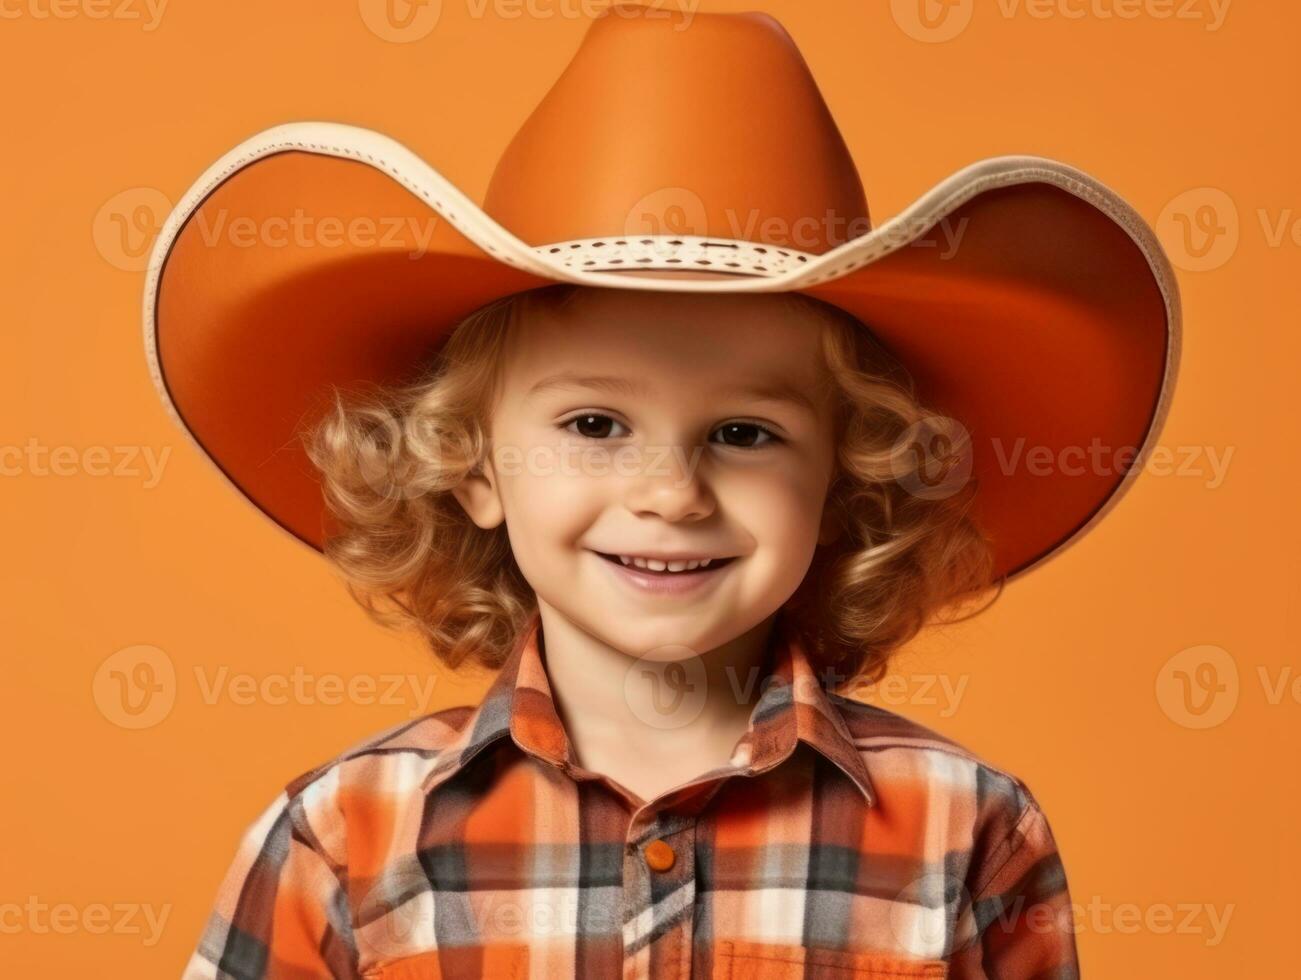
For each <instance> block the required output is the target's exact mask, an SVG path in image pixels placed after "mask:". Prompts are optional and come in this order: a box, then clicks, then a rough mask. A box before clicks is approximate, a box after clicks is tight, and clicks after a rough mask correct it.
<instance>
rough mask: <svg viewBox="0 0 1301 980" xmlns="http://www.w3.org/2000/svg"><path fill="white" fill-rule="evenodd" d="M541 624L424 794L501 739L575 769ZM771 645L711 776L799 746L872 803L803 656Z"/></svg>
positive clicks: (528, 632)
mask: <svg viewBox="0 0 1301 980" xmlns="http://www.w3.org/2000/svg"><path fill="white" fill-rule="evenodd" d="M540 626H541V621H540V618H539V616H538V614H537V612H534V614H533V616H532V618H531V619H530V621H529V622H528V624H527V625H526V627H525V628H524V629H523V630H522V631H521V632H520V634H519V636H518V638H517V639H516V641H515V644H514V646H513V648H512V649H511V652H510V654H509V655H508V656H507V658H506V660H505V662H504V663H503V665H502V667H501V669H500V670H499V671H498V673H497V676H496V677H495V679H494V680H493V682H492V684H491V685H490V686H489V688H488V692H487V694H485V695H484V698H483V700H482V701H481V702H480V704H479V706H478V707H477V708H475V709H474V710H473V711H472V712H471V713H470V715H469V716H467V718H466V720H465V722H464V723H463V724H462V726H461V728H460V729H459V730H458V731H457V733H456V734H455V736H454V737H453V739H452V741H451V742H450V744H448V745H447V746H446V748H445V749H444V750H443V751H442V752H440V754H439V758H438V761H437V763H436V764H435V765H434V768H433V770H432V771H431V772H430V773H429V775H428V776H427V777H426V778H425V781H424V789H425V791H426V792H431V791H432V790H433V789H434V788H435V787H437V786H439V785H441V784H442V783H444V782H446V781H447V780H448V779H450V778H451V777H452V776H453V775H455V773H457V772H458V771H460V770H461V769H463V768H465V766H466V765H467V764H469V762H470V761H471V760H472V759H474V758H475V757H476V756H478V755H479V754H480V753H481V752H483V751H484V750H485V749H487V748H488V747H489V746H492V745H494V744H496V743H497V742H498V741H499V740H500V739H503V738H505V737H507V736H509V737H510V738H511V740H512V741H513V742H514V743H515V744H516V745H517V746H518V747H519V748H520V749H521V750H522V751H524V752H527V753H528V754H530V755H532V756H534V757H535V758H537V759H539V760H541V761H543V762H546V763H549V764H551V765H553V766H556V767H558V768H561V769H568V768H570V767H571V766H575V765H577V759H576V757H575V753H574V750H573V746H572V743H571V742H570V741H569V736H568V735H567V734H566V732H565V728H564V725H563V723H562V722H561V720H560V716H559V715H558V713H557V712H556V706H555V701H554V699H553V697H552V693H551V684H550V683H549V681H548V679H547V673H546V669H545V666H544V664H543V658H542V655H541V653H540V652H539V650H538V636H539V631H540ZM774 643H775V647H774V649H773V658H772V660H771V664H772V668H771V671H770V674H769V679H768V680H767V681H766V684H765V688H764V690H763V692H762V694H761V695H760V697H759V699H758V700H757V701H756V702H755V704H754V707H753V708H752V710H751V712H750V720H749V724H748V727H747V729H746V733H745V735H743V736H742V738H741V740H740V741H739V742H738V743H737V747H736V750H735V752H734V753H733V755H732V758H731V760H730V762H729V763H728V764H726V765H724V766H723V767H720V768H719V769H717V770H714V771H715V772H717V773H718V774H719V775H720V776H721V775H725V774H729V773H730V774H745V775H754V774H756V773H760V772H764V771H765V770H768V769H771V768H773V767H775V766H777V765H778V764H780V763H781V762H783V761H785V759H786V758H787V757H788V756H790V755H791V753H792V752H794V750H795V746H796V745H797V744H798V743H799V742H803V743H804V744H806V745H808V746H810V747H812V748H813V749H815V750H816V751H817V752H819V753H820V754H821V755H823V756H824V757H825V758H827V759H829V760H830V761H831V762H833V763H834V764H835V765H836V766H837V767H839V769H840V770H841V771H842V772H843V773H844V774H845V775H846V776H848V777H849V779H850V780H851V781H852V782H853V783H854V785H855V786H857V787H858V789H859V790H860V792H861V793H862V794H863V797H864V799H865V800H866V801H867V803H868V805H872V804H874V803H875V802H876V795H875V791H874V790H873V788H872V782H871V780H870V779H869V778H868V774H867V766H866V764H865V763H864V762H863V757H862V754H861V753H860V752H859V750H858V748H857V746H856V745H855V744H854V739H853V736H852V735H851V734H850V732H849V729H848V726H847V725H846V724H845V719H844V717H843V716H842V715H841V713H840V710H839V709H838V708H837V707H836V706H835V704H834V703H833V702H832V700H831V697H830V696H829V695H828V694H827V692H826V690H825V689H824V688H823V687H822V685H821V683H819V681H818V677H817V674H816V673H815V671H814V668H813V665H812V664H811V663H810V661H809V659H808V655H807V653H806V652H805V651H804V649H803V648H802V647H801V645H800V644H799V643H798V642H797V641H795V640H794V639H791V638H788V637H786V636H785V635H784V634H783V633H782V632H779V633H778V634H777V636H776V637H775V638H774Z"/></svg>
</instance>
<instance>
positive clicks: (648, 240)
mask: <svg viewBox="0 0 1301 980" xmlns="http://www.w3.org/2000/svg"><path fill="white" fill-rule="evenodd" d="M638 244H639V245H654V244H655V239H653V238H643V239H642V240H641V241H640V242H638Z"/></svg>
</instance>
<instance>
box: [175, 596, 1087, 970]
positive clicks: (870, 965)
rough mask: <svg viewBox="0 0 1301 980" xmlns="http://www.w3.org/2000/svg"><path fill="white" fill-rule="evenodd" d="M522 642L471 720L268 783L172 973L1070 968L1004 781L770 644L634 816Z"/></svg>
mask: <svg viewBox="0 0 1301 980" xmlns="http://www.w3.org/2000/svg"><path fill="white" fill-rule="evenodd" d="M538 638H539V621H538V619H537V617H536V615H535V616H534V619H533V621H532V624H531V626H530V628H529V629H528V630H527V631H526V632H524V633H523V634H522V635H521V637H520V640H519V641H518V642H517V643H516V645H515V647H514V650H513V651H512V653H511V656H510V658H509V660H508V661H507V662H506V664H505V666H504V668H503V669H502V670H501V671H500V673H499V674H498V675H497V677H496V679H495V680H494V682H493V684H492V686H491V688H490V689H489V691H488V693H487V695H486V696H485V698H484V700H483V702H482V703H481V704H480V705H479V706H478V707H476V708H470V707H456V708H448V709H445V710H442V711H438V712H435V713H433V714H430V715H427V716H425V717H423V718H420V719H418V720H416V721H414V722H408V723H406V724H403V725H402V726H400V727H397V728H394V729H390V730H389V731H387V732H384V733H383V734H381V735H379V736H377V737H376V738H373V739H371V740H370V741H368V742H366V743H364V744H362V745H360V746H358V747H356V748H354V749H352V750H350V751H348V752H345V753H344V754H343V755H341V756H340V757H338V758H337V759H335V760H333V761H331V762H329V763H327V764H326V765H323V766H321V767H319V768H317V769H314V770H312V771H311V772H308V773H306V774H304V775H303V776H301V777H299V778H298V779H296V780H294V781H293V782H292V783H290V784H289V785H288V786H287V787H286V789H285V790H284V792H283V793H281V795H280V797H279V798H278V799H277V800H276V801H275V802H274V803H273V804H272V805H271V806H270V808H269V809H267V810H266V811H265V813H263V815H262V817H261V818H260V819H258V820H257V821H256V822H255V823H254V824H253V826H252V827H251V828H250V829H249V830H248V832H247V833H246V835H245V836H244V838H243V842H242V844H241V846H240V848H239V851H238V854H237V856H236V858H235V861H234V863H233V865H232V866H231V868H230V870H229V871H228V872H227V875H226V877H225V880H224V881H223V883H222V885H221V888H220V891H219V894H218V896H217V902H216V908H215V910H214V911H213V914H212V917H211V919H210V922H209V924H208V927H207V929H206V931H205V933H204V935H203V937H202V940H201V942H200V944H199V947H198V950H197V951H196V952H195V954H194V956H193V957H192V959H191V960H190V963H189V965H188V967H187V969H186V971H185V974H184V976H185V978H187V980H200V978H238V980H251V978H262V977H270V978H284V980H287V978H293V980H300V978H316V977H352V978H358V977H362V978H371V980H421V978H462V977H481V976H482V977H494V978H495V977H506V978H517V980H526V978H527V980H540V978H566V977H575V978H578V977H582V978H587V977H595V978H605V977H610V978H616V977H623V978H668V980H676V978H683V980H685V978H689V977H695V978H706V977H724V978H729V980H747V978H753V980H761V978H762V980H783V978H815V977H816V978H835V980H850V978H883V977H889V978H892V980H899V978H907V977H946V976H947V977H950V978H959V977H962V978H965V977H992V978H1003V980H1008V978H1030V977H1036V978H1060V980H1064V978H1070V977H1076V976H1078V973H1079V970H1078V966H1077V961H1076V949H1075V935H1074V931H1073V921H1072V916H1071V907H1070V898H1069V895H1068V893H1067V886H1066V878H1065V873H1064V871H1063V868H1062V863H1061V860H1060V858H1059V855H1058V852H1057V848H1056V845H1055V842H1054V840H1053V836H1052V832H1051V831H1050V830H1049V827H1048V823H1047V821H1046V820H1045V818H1044V814H1043V812H1042V811H1041V809H1040V808H1039V806H1038V804H1037V803H1036V801H1035V799H1034V797H1033V796H1031V794H1030V791H1029V790H1028V789H1027V788H1026V786H1025V784H1024V783H1022V782H1021V781H1020V780H1019V779H1017V778H1016V777H1015V776H1012V775H1010V774H1008V773H1006V772H1003V771H1001V770H999V769H996V768H994V767H992V766H991V765H989V764H988V763H986V762H983V761H981V760H980V759H979V758H977V757H975V756H974V755H973V754H972V753H970V752H969V751H967V750H965V749H964V748H962V747H961V746H959V745H957V744H956V743H954V742H952V741H950V740H948V739H946V738H944V737H942V736H940V735H937V734H936V733H935V732H933V731H931V730H929V729H927V728H925V727H923V726H921V725H918V724H916V723H914V722H911V721H908V720H906V719H904V718H902V717H900V716H899V715H896V714H894V713H892V712H889V711H885V710H882V709H880V708H876V707H873V706H871V705H867V704H864V703H861V702H858V701H854V700H851V699H848V698H843V697H840V696H839V695H836V694H834V693H831V692H828V691H827V690H826V689H825V688H824V687H823V686H822V685H821V684H819V683H818V680H817V677H816V674H815V672H814V670H813V668H812V666H811V663H810V661H809V660H808V659H807V656H806V654H805V653H804V651H803V650H801V649H800V647H799V646H798V645H797V644H794V643H789V642H778V643H776V644H774V646H773V648H772V651H773V659H772V660H771V661H770V666H771V670H772V674H771V678H770V680H769V681H768V682H767V683H766V685H765V689H764V691H763V693H762V695H761V697H760V698H759V699H758V700H757V701H756V703H755V705H754V707H753V710H752V713H751V716H750V723H749V729H748V731H747V733H746V734H745V735H744V736H743V737H742V738H741V740H740V741H739V742H738V743H737V745H736V748H735V750H734V752H733V754H732V757H731V759H730V761H729V762H728V763H727V764H726V765H724V766H722V767H720V768H717V769H714V770H711V771H709V772H707V773H705V774H703V775H702V776H700V777H699V778H698V779H695V780H692V781H691V782H688V783H685V784H683V785H681V786H679V787H677V788H676V789H674V790H672V791H670V792H667V793H665V794H663V795H661V796H660V797H658V798H657V799H655V800H654V801H651V802H650V803H648V804H645V805H642V801H639V800H636V799H635V798H633V797H631V796H630V795H629V794H628V792H627V791H626V790H624V789H623V788H622V787H621V786H619V785H618V784H615V783H613V782H611V781H610V780H607V779H606V778H605V777H603V776H600V775H599V774H596V773H594V772H591V771H589V770H585V769H583V768H582V767H580V766H579V765H578V764H577V762H576V758H575V755H574V752H573V748H572V746H571V743H570V742H569V739H568V738H567V736H566V734H565V730H564V727H563V725H562V724H561V721H560V718H559V716H558V714H557V712H556V708H555V704H554V702H553V700H552V696H551V690H550V685H549V684H548V681H547V675H546V672H545V669H544V660H543V655H544V652H540V651H539V646H538Z"/></svg>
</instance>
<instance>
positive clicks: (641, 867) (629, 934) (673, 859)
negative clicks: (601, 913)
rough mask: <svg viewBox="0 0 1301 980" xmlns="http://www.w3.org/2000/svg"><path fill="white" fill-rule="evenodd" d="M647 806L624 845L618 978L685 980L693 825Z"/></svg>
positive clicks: (692, 905) (692, 908)
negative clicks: (622, 954) (620, 966)
mask: <svg viewBox="0 0 1301 980" xmlns="http://www.w3.org/2000/svg"><path fill="white" fill-rule="evenodd" d="M652 806H653V804H648V805H647V806H645V807H643V808H642V809H641V810H639V811H638V812H637V813H636V814H635V815H634V817H633V819H632V821H631V822H630V823H629V826H628V834H627V838H626V842H625V846H624V861H623V869H624V873H623V900H624V917H623V919H624V935H623V940H624V947H623V949H624V958H623V977H624V980H652V978H654V980H660V978H664V980H689V978H690V977H691V963H692V943H693V939H694V936H693V926H694V921H695V905H696V826H697V820H696V818H695V817H694V816H690V817H688V816H682V815H680V814H671V813H668V812H666V811H659V812H652ZM665 923H669V925H667V926H666V925H665Z"/></svg>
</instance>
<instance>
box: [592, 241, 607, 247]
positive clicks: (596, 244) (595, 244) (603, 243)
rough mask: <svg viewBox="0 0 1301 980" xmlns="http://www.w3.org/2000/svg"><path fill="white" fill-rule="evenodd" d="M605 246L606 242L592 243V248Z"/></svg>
mask: <svg viewBox="0 0 1301 980" xmlns="http://www.w3.org/2000/svg"><path fill="white" fill-rule="evenodd" d="M604 246H605V242H592V248H603V247H604Z"/></svg>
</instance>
